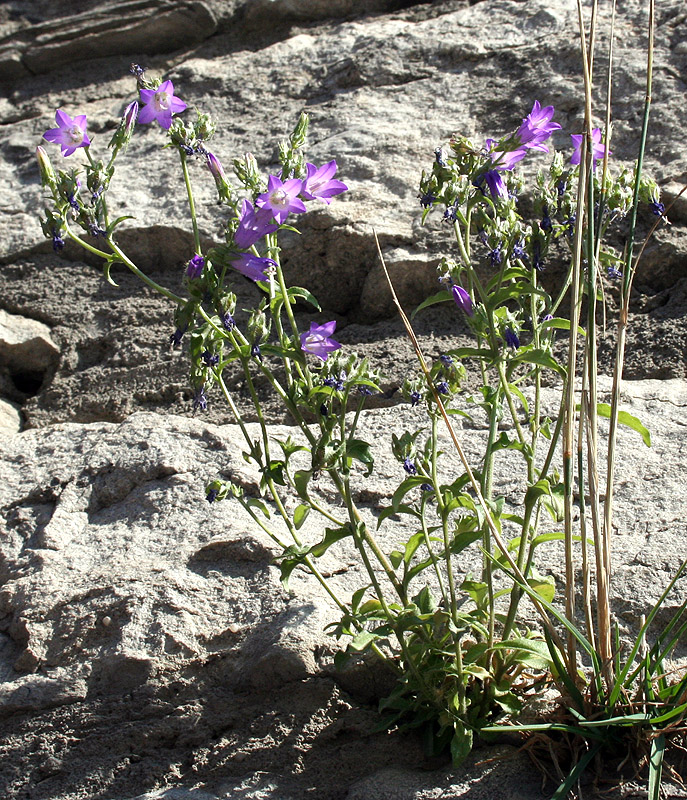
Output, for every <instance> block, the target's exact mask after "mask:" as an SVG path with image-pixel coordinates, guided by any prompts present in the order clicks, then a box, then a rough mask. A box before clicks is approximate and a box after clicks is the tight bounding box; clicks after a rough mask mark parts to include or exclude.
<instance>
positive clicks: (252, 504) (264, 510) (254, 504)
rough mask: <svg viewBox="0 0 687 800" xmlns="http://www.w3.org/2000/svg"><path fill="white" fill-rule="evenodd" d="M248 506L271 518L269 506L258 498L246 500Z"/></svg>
mask: <svg viewBox="0 0 687 800" xmlns="http://www.w3.org/2000/svg"><path fill="white" fill-rule="evenodd" d="M245 503H246V505H247V506H250V507H251V508H257V509H259V510H260V511H262V513H263V514H264V515H265V516H266V517H267V519H269V518H270V512H269V509H268V508H267V506H266V505H265V504H264V503H263V502H262V500H260V499H258V498H257V497H247V498H246V500H245Z"/></svg>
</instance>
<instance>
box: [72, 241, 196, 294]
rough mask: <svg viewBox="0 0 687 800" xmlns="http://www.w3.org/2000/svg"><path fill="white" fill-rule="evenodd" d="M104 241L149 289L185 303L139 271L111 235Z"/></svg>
mask: <svg viewBox="0 0 687 800" xmlns="http://www.w3.org/2000/svg"><path fill="white" fill-rule="evenodd" d="M105 241H106V242H107V244H108V246H109V247H110V249H111V250H112V252H113V253H114V254H115V255H116V256H117V259H118V260H119V261H121V262H122V263H123V264H126V266H127V267H128V268H129V269H130V270H131V271H132V272H133V273H134V275H136V276H137V277H138V278H140V279H141V280H142V281H143V283H146V284H147V285H148V286H150V287H151V289H155V291H156V292H158V294H161V295H162V296H163V297H166V298H168V299H169V300H173V301H174V302H175V303H178V304H179V305H184V304H185V303H186V300H184V298H183V297H179V295H176V294H174V292H170V291H169V289H165V287H164V286H160V284H159V283H155V281H154V280H153V279H152V278H149V277H148V276H147V275H146V274H145V273H144V272H141V270H140V269H139V268H138V267H137V266H136V264H134V262H133V261H132V260H131V259H130V258H129V257H128V256H127V255H126V253H124V252H123V251H122V250H120V249H119V247H118V246H117V245H116V244H115V243H114V241H113V240H112V237H111V236H108V237H106V239H105ZM86 249H90V250H92V248H88V247H87V248H86ZM96 252H97V251H96ZM105 257H106V258H108V259H109V258H110V256H105Z"/></svg>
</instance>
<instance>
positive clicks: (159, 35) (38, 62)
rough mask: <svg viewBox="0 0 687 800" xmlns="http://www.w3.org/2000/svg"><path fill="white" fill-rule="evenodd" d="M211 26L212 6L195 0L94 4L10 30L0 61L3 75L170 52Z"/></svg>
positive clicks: (208, 33)
mask: <svg viewBox="0 0 687 800" xmlns="http://www.w3.org/2000/svg"><path fill="white" fill-rule="evenodd" d="M216 29H217V21H216V19H215V17H214V15H213V13H212V11H211V10H210V8H209V7H208V5H207V4H205V3H202V2H198V0H193V1H192V2H174V1H173V0H134V2H131V0H129V1H128V2H127V0H124V2H117V0H114V2H112V1H111V2H103V3H98V4H97V5H96V6H95V7H94V8H91V9H89V10H87V11H84V12H82V13H78V14H74V15H72V16H67V17H62V18H60V19H57V20H55V19H51V20H49V21H47V22H44V23H42V24H41V23H39V24H37V25H32V26H31V27H29V28H23V29H20V30H19V31H14V32H13V34H12V39H11V40H10V41H9V42H4V43H0V63H2V62H4V63H5V64H6V65H7V66H8V68H9V69H10V72H9V73H5V74H4V75H3V80H5V81H11V80H13V79H14V80H16V79H17V78H18V77H22V76H23V75H24V74H25V73H26V72H28V73H32V74H36V73H42V72H48V71H50V70H54V69H57V68H59V67H62V66H63V65H65V64H72V63H74V62H76V61H85V60H88V59H93V58H102V57H103V56H119V55H127V54H137V53H140V52H146V53H149V54H153V53H160V52H171V51H173V50H176V49H178V48H181V47H189V46H191V45H193V44H196V43H197V42H200V41H203V39H206V38H207V37H208V36H211V35H212V34H213V33H214V32H215V30H216ZM19 53H21V55H19ZM18 62H19V63H20V64H21V67H20V66H19V63H18ZM15 65H16V66H15Z"/></svg>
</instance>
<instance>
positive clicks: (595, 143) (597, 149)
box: [570, 128, 612, 169]
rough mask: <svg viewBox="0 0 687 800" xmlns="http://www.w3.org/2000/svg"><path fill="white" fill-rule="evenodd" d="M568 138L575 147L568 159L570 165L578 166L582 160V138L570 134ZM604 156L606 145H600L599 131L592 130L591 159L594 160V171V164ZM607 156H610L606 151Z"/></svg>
mask: <svg viewBox="0 0 687 800" xmlns="http://www.w3.org/2000/svg"><path fill="white" fill-rule="evenodd" d="M570 138H571V139H572V140H573V144H574V145H575V152H574V153H573V154H572V156H571V157H570V163H571V164H579V163H580V161H581V160H582V147H583V145H584V136H583V135H582V134H581V133H579V134H575V133H571V134H570ZM605 155H606V145H605V144H602V142H601V129H600V128H594V130H593V131H592V158H593V159H594V169H596V162H597V161H600V160H601V159H602V158H603V157H604V156H605ZM608 155H609V156H610V155H612V154H611V151H610V150H609V151H608Z"/></svg>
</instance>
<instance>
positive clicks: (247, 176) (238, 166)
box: [234, 153, 263, 192]
mask: <svg viewBox="0 0 687 800" xmlns="http://www.w3.org/2000/svg"><path fill="white" fill-rule="evenodd" d="M234 172H235V173H236V177H237V178H238V179H239V180H240V181H241V183H242V184H243V185H244V186H245V187H246V188H248V189H250V190H251V191H255V192H260V191H262V188H263V186H261V178H260V170H259V169H258V162H257V161H256V160H255V156H254V155H253V154H252V153H246V154H245V155H244V157H243V158H242V159H241V158H237V159H234Z"/></svg>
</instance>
